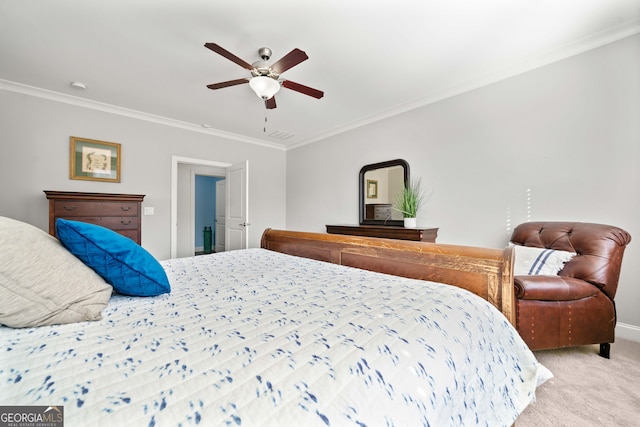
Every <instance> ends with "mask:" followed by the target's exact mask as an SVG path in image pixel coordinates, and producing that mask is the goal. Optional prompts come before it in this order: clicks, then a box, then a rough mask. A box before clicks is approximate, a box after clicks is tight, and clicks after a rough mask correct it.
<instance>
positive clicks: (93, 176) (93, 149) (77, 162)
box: [69, 136, 120, 182]
mask: <svg viewBox="0 0 640 427" xmlns="http://www.w3.org/2000/svg"><path fill="white" fill-rule="evenodd" d="M70 148H71V149H70V156H69V178H70V179H84V180H88V181H105V182H120V144H117V143H115V142H105V141H98V140H95V139H87V138H78V137H76V136H72V137H71V147H70Z"/></svg>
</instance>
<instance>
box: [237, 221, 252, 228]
mask: <svg viewBox="0 0 640 427" xmlns="http://www.w3.org/2000/svg"><path fill="white" fill-rule="evenodd" d="M239 225H241V226H243V227H248V226H250V225H251V224H249V223H248V222H242V223H240V224H239Z"/></svg>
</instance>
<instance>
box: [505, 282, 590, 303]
mask: <svg viewBox="0 0 640 427" xmlns="http://www.w3.org/2000/svg"><path fill="white" fill-rule="evenodd" d="M514 285H515V293H516V298H517V299H521V300H536V301H574V300H578V299H582V298H587V297H591V296H594V295H596V294H598V293H600V292H601V291H600V290H599V289H598V288H597V287H596V286H594V285H592V284H591V283H589V282H585V281H584V280H580V279H576V278H573V277H566V276H515V277H514Z"/></svg>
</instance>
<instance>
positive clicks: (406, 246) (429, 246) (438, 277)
mask: <svg viewBox="0 0 640 427" xmlns="http://www.w3.org/2000/svg"><path fill="white" fill-rule="evenodd" d="M260 246H261V247H262V248H265V249H270V250H273V251H276V252H282V253H286V254H289V255H296V256H300V257H304V258H311V259H316V260H319V261H326V262H331V263H334V264H341V265H347V266H350V267H356V268H362V269H365V270H371V271H377V272H380V273H387V274H393V275H395V276H402V277H410V278H413V279H421V280H429V281H433V282H440V283H447V284H449V285H454V286H458V287H460V288H464V289H467V290H469V291H471V292H473V293H475V294H476V295H479V296H480V297H482V298H484V299H486V300H488V301H489V302H490V303H491V304H493V305H494V306H496V307H497V308H498V310H500V311H501V312H502V313H503V314H504V315H505V317H506V318H507V319H508V320H509V321H510V322H511V323H512V324H515V323H514V322H515V311H514V310H515V304H514V290H513V249H512V248H505V249H504V250H501V249H489V248H477V247H471V246H457V245H445V244H440V243H425V242H411V241H404V240H392V239H377V238H369V237H357V236H344V235H335V234H322V233H306V232H298V231H284V230H272V229H267V230H265V232H264V234H263V235H262V241H261V244H260Z"/></svg>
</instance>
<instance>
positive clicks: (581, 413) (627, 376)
mask: <svg viewBox="0 0 640 427" xmlns="http://www.w3.org/2000/svg"><path fill="white" fill-rule="evenodd" d="M598 350H599V346H597V345H593V346H583V347H574V348H568V349H561V350H545V351H538V352H535V354H536V357H537V358H538V361H539V362H540V363H542V364H543V365H544V366H546V367H547V368H549V370H550V371H551V372H553V375H554V377H553V378H552V379H550V380H549V381H547V382H546V383H544V384H543V385H542V386H540V387H539V388H538V390H537V393H536V396H537V400H536V402H535V403H533V404H531V405H529V407H528V408H527V409H525V411H524V412H523V413H522V415H520V417H519V418H518V420H517V422H516V426H517V427H546V426H553V427H560V426H568V427H575V426H580V427H583V426H603V427H608V426H625V427H627V426H628V427H632V426H633V427H637V426H640V342H634V341H630V340H624V339H620V338H618V339H616V342H615V343H613V344H612V345H611V359H605V358H602V357H600V356H598Z"/></svg>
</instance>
